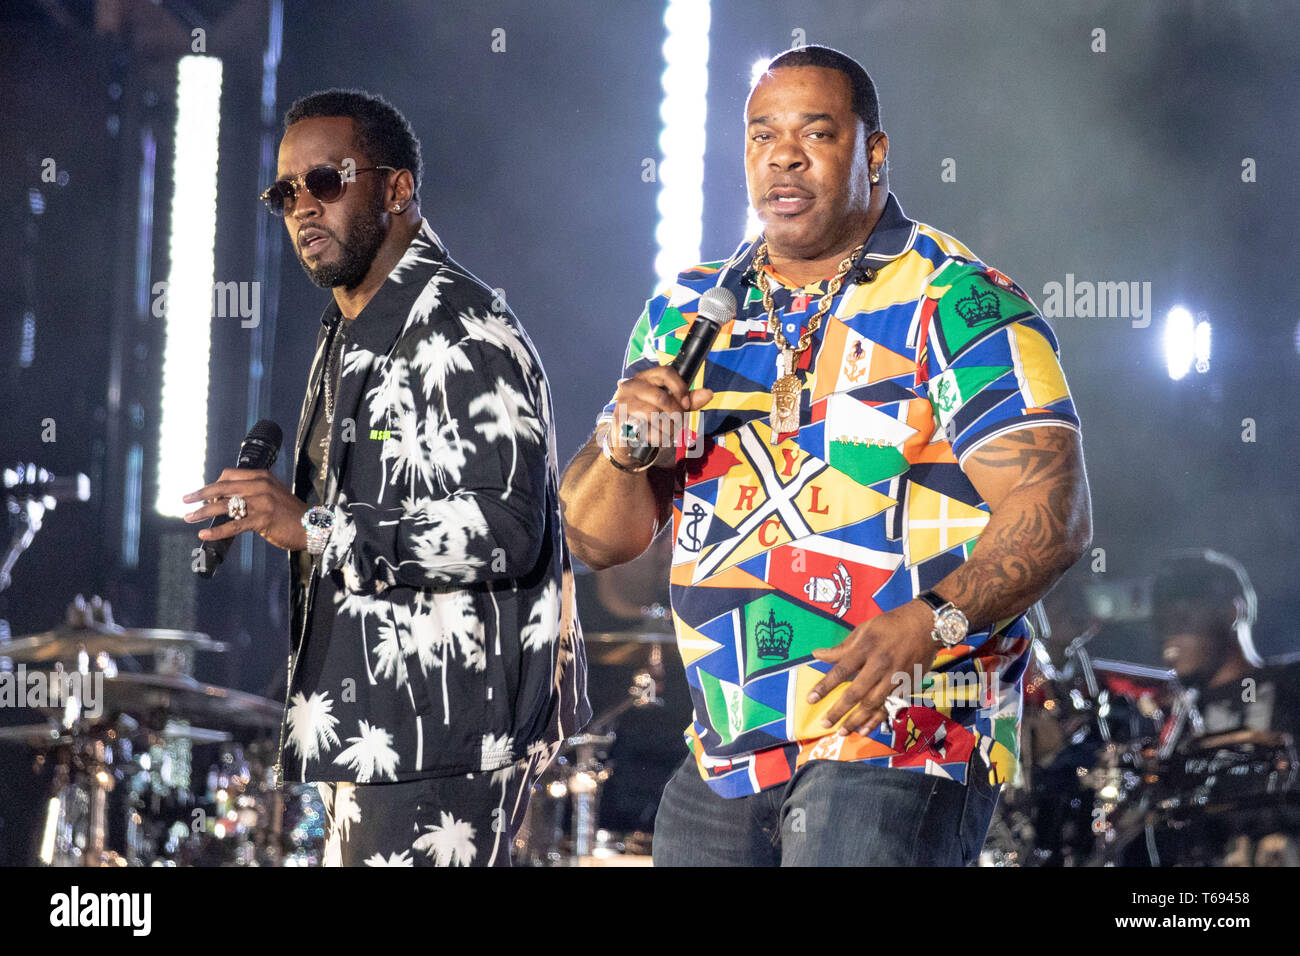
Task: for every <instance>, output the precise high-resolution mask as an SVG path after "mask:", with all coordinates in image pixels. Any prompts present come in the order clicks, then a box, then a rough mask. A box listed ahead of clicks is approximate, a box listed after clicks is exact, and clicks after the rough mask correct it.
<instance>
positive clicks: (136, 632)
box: [0, 624, 229, 664]
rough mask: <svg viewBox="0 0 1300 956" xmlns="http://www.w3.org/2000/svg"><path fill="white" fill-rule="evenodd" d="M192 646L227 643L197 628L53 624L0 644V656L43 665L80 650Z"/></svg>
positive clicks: (212, 647)
mask: <svg viewBox="0 0 1300 956" xmlns="http://www.w3.org/2000/svg"><path fill="white" fill-rule="evenodd" d="M187 647H189V648H193V649H194V650H196V651H224V650H227V649H228V647H229V645H228V644H225V643H224V642H222V641H214V640H213V639H212V638H210V637H208V635H206V634H200V633H199V632H197V631H175V630H170V629H168V628H159V627H131V628H125V627H118V626H117V625H116V624H95V625H94V626H92V627H68V626H66V625H65V626H63V627H57V628H55V629H54V630H51V631H45V632H43V633H41V634H26V635H24V636H22V637H16V638H14V639H13V640H11V641H7V642H5V643H3V644H0V657H8V658H10V659H11V660H13V661H15V662H17V663H30V664H45V663H53V662H54V661H75V660H76V659H77V655H78V654H79V653H80V652H81V651H82V650H83V649H84V650H85V651H86V653H87V654H89V655H90V656H91V657H95V656H97V655H99V654H100V653H107V654H109V655H116V656H122V655H125V654H132V655H147V654H157V653H160V652H161V651H166V650H173V649H183V648H187Z"/></svg>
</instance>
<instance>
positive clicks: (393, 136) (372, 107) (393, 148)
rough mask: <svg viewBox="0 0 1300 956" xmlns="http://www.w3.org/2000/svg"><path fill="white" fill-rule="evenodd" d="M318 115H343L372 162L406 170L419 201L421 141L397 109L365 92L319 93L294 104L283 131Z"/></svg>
mask: <svg viewBox="0 0 1300 956" xmlns="http://www.w3.org/2000/svg"><path fill="white" fill-rule="evenodd" d="M321 116H346V117H348V118H349V119H351V120H352V123H353V126H354V127H355V128H356V137H357V145H358V146H360V147H361V148H362V149H363V150H365V153H366V155H367V156H368V157H369V158H370V160H371V161H372V162H374V163H375V164H377V165H379V166H392V167H393V168H394V169H408V170H410V172H411V178H412V179H414V180H415V188H414V190H413V193H414V195H415V197H416V199H417V200H418V199H419V193H420V180H421V179H422V178H423V176H424V161H423V160H422V159H421V157H420V141H419V140H418V139H416V138H415V132H414V131H413V130H412V129H411V124H410V123H409V122H407V120H406V117H405V116H403V115H402V114H401V113H400V112H398V110H397V107H395V106H393V104H392V103H390V102H388V100H386V99H384V98H383V97H382V96H379V95H377V94H375V93H368V92H366V91H365V90H341V89H332V90H319V91H317V92H315V93H310V94H308V95H307V96H304V97H301V98H300V99H297V100H295V101H294V103H293V105H292V106H290V107H289V111H288V112H287V113H285V114H284V128H285V129H288V128H289V127H290V126H292V125H293V124H294V123H297V122H298V121H299V120H305V119H314V118H316V117H321Z"/></svg>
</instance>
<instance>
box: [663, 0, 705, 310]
mask: <svg viewBox="0 0 1300 956" xmlns="http://www.w3.org/2000/svg"><path fill="white" fill-rule="evenodd" d="M709 19H710V13H709V2H708V0H669V2H668V6H667V8H666V9H665V10H664V27H665V28H666V30H667V35H666V36H665V37H664V47H663V50H664V73H663V79H662V81H661V83H662V86H663V93H664V97H663V101H662V102H661V103H660V106H659V117H660V119H662V120H663V130H662V132H660V134H659V153H660V160H659V203H658V207H659V225H658V226H657V227H656V228H655V240H656V241H657V242H658V245H659V252H658V255H656V256H655V274H656V276H657V277H658V280H657V281H658V286H657V288H656V290H655V291H656V292H657V291H659V290H660V289H663V288H664V287H666V286H668V285H671V284H672V283H673V281H674V280H675V279H676V278H677V273H678V272H680V271H681V270H682V269H685V268H688V267H689V266H692V265H695V264H696V263H698V262H699V261H700V239H701V236H702V234H703V230H704V225H703V219H704V136H705V120H706V119H707V118H708V109H709V107H708V92H709Z"/></svg>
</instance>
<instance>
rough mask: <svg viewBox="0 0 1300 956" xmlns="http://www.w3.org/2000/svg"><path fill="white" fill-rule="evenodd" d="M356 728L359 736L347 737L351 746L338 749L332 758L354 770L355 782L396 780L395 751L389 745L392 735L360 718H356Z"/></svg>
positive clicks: (396, 757)
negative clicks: (337, 753)
mask: <svg viewBox="0 0 1300 956" xmlns="http://www.w3.org/2000/svg"><path fill="white" fill-rule="evenodd" d="M359 729H360V736H357V737H349V738H348V743H350V744H351V745H352V746H351V747H348V748H346V749H344V750H343V751H341V752H340V753H339V755H338V756H337V757H335V758H334V762H335V763H336V764H338V765H339V766H342V767H347V768H348V769H350V770H351V771H352V772H353V773H355V774H356V777H357V783H370V782H372V781H374V780H396V779H397V764H398V755H397V751H396V750H394V749H393V746H392V744H393V735H392V734H390V733H389V732H388V731H386V730H384V728H383V727H374V726H371V725H370V724H368V723H366V722H365V721H364V720H363V721H360V722H359Z"/></svg>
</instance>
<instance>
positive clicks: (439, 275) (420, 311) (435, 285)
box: [402, 259, 452, 334]
mask: <svg viewBox="0 0 1300 956" xmlns="http://www.w3.org/2000/svg"><path fill="white" fill-rule="evenodd" d="M425 261H426V262H432V261H433V260H431V259H426V260H425ZM451 282H452V277H451V276H449V275H444V274H443V272H442V271H441V270H440V271H438V272H435V273H434V274H433V275H432V276H430V277H429V281H428V282H426V283H425V284H424V288H423V289H421V290H420V294H419V295H418V296H417V297H416V299H415V304H414V305H412V306H411V311H410V312H409V313H407V316H406V324H405V325H403V326H402V333H403V334H405V333H407V332H409V331H410V330H411V329H412V328H413V327H414V326H415V325H417V324H419V323H421V322H428V321H429V316H431V315H433V313H434V312H436V311H438V309H439V308H440V307H441V306H442V287H443V286H445V285H450V284H451Z"/></svg>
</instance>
